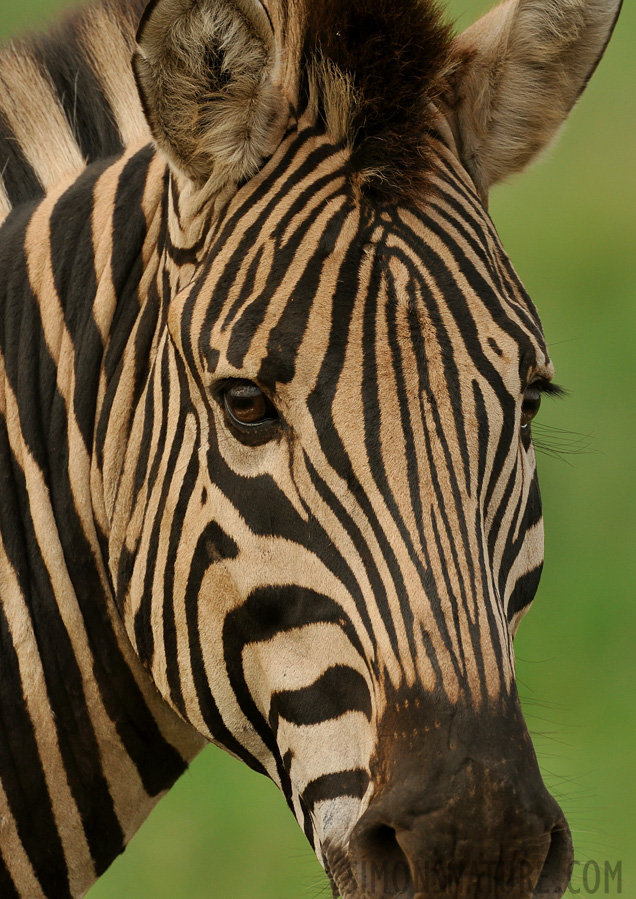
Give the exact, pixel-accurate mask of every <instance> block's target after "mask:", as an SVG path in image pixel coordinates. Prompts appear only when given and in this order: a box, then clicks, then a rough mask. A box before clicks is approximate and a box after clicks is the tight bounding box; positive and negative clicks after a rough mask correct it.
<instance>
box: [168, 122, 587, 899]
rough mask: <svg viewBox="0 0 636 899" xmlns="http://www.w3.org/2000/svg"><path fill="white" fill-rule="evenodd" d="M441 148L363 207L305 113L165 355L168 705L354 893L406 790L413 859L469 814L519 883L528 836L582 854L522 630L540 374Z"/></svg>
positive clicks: (235, 215) (224, 225)
mask: <svg viewBox="0 0 636 899" xmlns="http://www.w3.org/2000/svg"><path fill="white" fill-rule="evenodd" d="M439 154H440V157H439V158H440V163H439V175H438V176H436V178H435V181H434V182H432V184H431V193H430V197H429V199H428V201H427V202H426V203H423V204H421V205H415V204H413V205H406V204H404V205H400V206H398V207H395V206H388V205H387V204H385V203H369V202H367V201H366V200H365V199H363V198H362V199H361V198H359V197H356V196H355V194H354V193H353V192H352V191H351V189H350V187H349V186H348V184H347V181H346V178H345V177H344V176H343V170H344V167H345V164H346V159H345V157H344V156H343V153H342V151H341V150H340V149H338V148H337V147H334V146H333V145H332V144H330V143H329V142H328V141H327V140H326V139H325V137H324V136H321V135H319V134H316V132H315V129H313V128H312V127H311V126H309V125H308V126H307V127H304V126H303V123H302V121H301V122H299V124H298V128H297V129H296V130H295V131H294V133H293V134H292V135H290V136H289V138H288V139H287V140H286V141H285V142H284V143H283V144H282V146H281V148H280V150H279V151H278V152H277V153H276V154H275V155H274V157H273V158H272V160H271V161H270V162H269V163H268V164H267V165H266V166H265V167H264V169H263V171H262V172H261V173H260V174H259V175H258V176H256V177H255V178H254V179H252V180H251V181H250V183H249V184H248V185H246V186H244V187H243V188H242V189H241V190H239V191H238V192H237V193H236V195H235V197H234V198H233V199H232V201H231V202H230V203H229V205H228V207H227V208H226V210H225V212H224V214H223V216H222V217H221V219H220V220H219V222H218V223H217V225H216V229H215V234H216V236H215V242H214V244H213V245H212V247H211V250H210V252H209V255H208V258H207V259H206V261H205V263H204V264H203V266H202V268H201V271H200V272H199V273H198V274H197V275H196V276H195V278H194V279H193V281H192V283H191V284H190V285H189V286H188V287H187V288H186V289H185V290H183V291H182V293H181V294H180V295H179V296H178V297H176V298H175V300H174V301H173V303H172V304H171V308H170V312H169V320H168V331H169V334H168V336H167V338H166V341H165V344H164V347H163V353H162V356H161V367H162V369H163V370H164V371H166V372H169V373H172V374H171V375H170V377H173V378H174V384H175V387H174V390H175V392H177V391H180V392H181V400H180V402H181V405H182V408H183V409H185V410H186V411H185V412H184V428H183V434H181V435H179V440H178V446H175V447H174V448H173V449H172V450H171V452H172V453H173V454H174V453H177V452H178V454H179V457H180V458H182V459H183V462H182V463H181V464H182V466H183V467H186V466H187V467H188V469H191V471H192V474H191V478H190V479H189V488H188V492H189V500H188V510H187V511H186V509H185V507H184V510H183V511H184V520H183V526H184V527H185V529H186V533H187V540H186V541H185V546H184V548H183V550H182V552H181V559H180V560H179V561H180V565H179V569H178V570H177V571H175V573H174V582H175V588H174V596H175V600H176V599H177V597H180V599H179V601H178V603H175V608H177V606H182V607H183V613H182V614H183V616H184V626H183V627H182V626H181V625H179V624H178V623H177V640H176V643H175V644H174V647H175V649H176V650H177V652H176V657H174V658H170V657H169V654H168V650H165V656H164V658H165V659H166V665H167V669H168V672H169V671H170V668H172V669H173V671H174V674H173V676H172V682H173V683H179V684H186V685H188V684H189V685H191V686H194V690H192V693H191V694H190V697H188V694H187V692H186V690H185V689H184V690H183V691H182V693H181V701H180V702H179V703H177V704H176V707H177V708H178V710H179V711H180V712H181V713H182V714H184V716H185V717H186V718H187V719H188V720H190V721H196V723H197V726H198V728H199V729H200V730H201V731H202V732H203V733H205V735H206V736H207V737H208V738H209V739H212V740H214V741H216V742H219V743H221V744H222V745H224V746H226V747H227V748H229V749H231V751H232V752H234V753H236V754H237V755H239V756H240V757H241V758H243V759H244V760H245V761H246V762H247V763H248V764H250V765H251V766H252V767H254V768H256V769H257V770H260V771H263V772H266V773H267V774H268V775H269V776H270V777H272V778H273V779H274V780H275V781H276V782H277V783H278V784H279V785H280V787H281V789H282V790H283V792H284V793H285V796H286V798H287V801H288V802H289V804H290V806H291V807H292V808H293V810H294V813H295V814H296V816H297V818H298V820H299V822H300V823H301V825H302V826H303V827H304V828H305V831H306V833H307V835H308V837H309V838H310V840H311V841H312V843H313V844H314V846H315V848H316V850H317V851H318V853H319V854H320V855H321V857H322V859H323V861H324V863H325V866H326V867H327V869H328V871H330V872H331V874H332V876H333V878H334V883H335V884H336V886H337V888H338V889H339V890H340V891H341V892H343V894H344V895H358V893H355V892H351V890H352V889H355V887H354V886H353V884H354V883H357V884H358V885H359V886H360V885H361V884H362V883H364V884H365V886H364V888H365V889H366V890H367V893H366V894H368V895H371V896H374V895H376V893H375V892H373V889H375V887H372V886H371V882H370V881H369V878H371V876H372V871H374V870H375V868H374V865H375V866H376V867H377V865H380V867H381V869H382V871H383V873H382V877H399V876H402V875H401V871H402V869H403V868H404V870H406V867H405V866H406V864H407V862H406V859H407V858H409V856H408V854H406V853H407V850H405V849H404V848H403V842H404V840H403V836H402V831H404V832H406V831H408V830H409V827H408V826H407V825H406V823H405V820H406V818H408V816H410V815H413V814H416V813H415V812H414V811H413V809H416V808H420V809H421V811H420V812H419V813H417V814H418V816H419V817H421V818H422V823H421V825H417V827H416V834H415V836H413V839H418V840H420V841H421V843H422V845H423V846H426V847H427V849H426V852H427V853H428V855H426V854H424V855H423V856H422V857H420V858H419V860H418V862H417V864H419V866H420V868H421V870H420V871H419V872H417V873H416V869H415V868H413V871H412V873H411V874H409V876H410V877H411V878H415V877H416V876H418V877H420V879H421V878H426V877H430V876H433V874H434V875H435V876H439V877H442V878H443V877H445V876H449V877H450V876H451V875H450V874H449V873H448V872H446V873H444V872H443V867H444V859H445V858H446V855H445V853H446V851H447V848H448V845H449V841H452V835H451V830H452V829H456V828H459V830H458V833H459V834H460V836H459V837H458V839H464V840H466V841H468V840H472V839H475V835H476V834H478V833H479V834H480V836H479V840H481V841H482V842H483V845H484V846H485V848H484V853H485V855H484V856H481V857H480V859H479V863H480V864H483V865H486V866H487V865H491V866H492V865H493V864H494V865H495V868H496V863H497V857H498V854H499V853H500V852H504V853H505V854H506V865H504V867H506V866H507V867H506V870H507V872H508V873H507V875H506V876H508V877H512V878H513V879H514V878H515V877H516V876H517V874H518V873H519V872H518V871H515V866H517V867H518V866H519V865H520V864H521V860H520V859H519V858H518V851H519V850H518V846H523V847H524V849H523V851H524V853H525V852H527V844H528V843H529V842H530V843H532V845H533V846H535V844H536V847H535V849H533V852H531V853H530V858H531V863H530V862H529V864H530V869H529V873H528V875H527V876H528V877H530V878H534V880H535V882H536V880H537V878H538V876H539V872H540V870H541V866H542V865H543V861H544V859H545V858H546V856H547V854H548V851H550V852H551V853H552V856H553V858H556V861H555V863H554V867H555V870H557V871H558V872H559V874H558V876H559V877H561V878H562V876H563V870H562V869H564V868H567V858H568V854H569V851H570V849H569V837H568V835H567V825H566V824H565V822H564V820H563V818H562V815H561V813H560V811H559V810H558V807H557V806H556V804H555V803H553V801H552V800H551V799H550V798H549V797H548V794H547V793H546V791H545V788H544V787H543V785H542V783H541V778H540V776H539V773H538V770H537V767H536V760H535V758H534V754H533V751H532V748H531V744H530V740H529V737H528V735H527V731H526V728H525V724H524V723H523V719H522V716H521V713H520V710H519V705H518V699H517V694H516V690H515V686H514V662H513V652H512V642H511V640H512V633H513V631H514V629H515V627H516V625H517V623H518V620H519V618H520V617H521V615H522V614H523V613H524V612H525V611H526V609H527V607H528V604H529V603H530V601H531V599H532V596H533V594H534V589H535V587H536V585H537V582H538V578H539V573H540V570H541V564H542V556H543V529H542V521H541V504H540V497H539V489H538V484H537V477H536V465H535V458H534V452H533V448H532V443H531V439H530V433H529V427H528V425H529V422H530V419H531V418H532V417H533V414H534V413H535V411H536V407H537V406H538V403H539V398H540V393H541V390H543V389H548V384H549V380H550V377H551V374H552V367H551V363H550V360H549V357H548V354H547V350H546V348H545V343H544V340H543V336H542V332H541V326H540V323H539V320H538V317H537V315H536V312H535V310H534V307H533V306H532V303H531V302H530V300H529V298H528V297H527V295H526V294H525V292H524V290H523V288H522V286H521V285H520V283H519V281H518V279H517V278H516V276H515V274H514V271H513V270H512V268H511V266H510V263H509V261H508V259H507V257H506V255H505V253H504V251H503V249H502V248H501V246H500V244H499V241H498V239H497V236H496V233H495V231H494V228H493V226H492V224H491V223H490V221H489V219H488V216H487V214H486V213H485V211H484V210H483V207H482V206H481V204H480V202H479V199H478V197H477V195H476V192H475V190H474V188H473V187H472V186H471V184H470V182H469V179H468V178H467V177H466V175H465V174H464V173H463V172H462V170H461V169H460V167H459V166H458V165H457V163H456V162H455V161H454V160H453V156H452V154H451V153H450V152H449V151H448V149H447V148H445V147H444V145H443V144H442V143H441V142H440V143H439ZM312 157H313V158H315V159H316V160H318V161H317V162H312V164H311V166H304V165H303V163H304V161H305V160H306V159H311V158H312ZM301 211H302V214H300V212H301ZM239 223H240V224H239ZM170 393H171V394H172V391H170ZM176 436H177V435H175V437H176ZM174 514H175V515H176V514H177V510H176V509H175V510H174ZM186 546H187V547H189V548H190V551H189V552H188V551H187V550H186V549H185V547H186ZM179 583H180V584H181V586H177V585H178V584H179ZM177 620H178V619H177ZM185 620H187V621H188V625H187V627H186V626H185ZM181 633H182V634H183V637H182V638H181V639H183V645H182V646H179V640H180V637H179V635H180V634H181ZM164 643H165V641H164ZM187 647H189V649H188V648H187ZM188 656H189V658H188ZM184 657H185V658H186V659H187V662H186V665H185V670H184V666H183V663H182V661H181V659H182V658H184ZM155 680H157V681H158V682H159V683H161V673H160V672H156V673H155ZM169 680H170V678H169ZM164 695H167V696H168V697H170V696H171V695H172V696H174V693H172V694H171V692H170V690H169V683H166V693H165V694H164ZM202 696H204V697H205V702H204V703H202ZM226 722H229V725H228V724H226ZM509 759H512V761H508V760H509ZM405 783H407V784H408V785H409V786H408V793H407V795H408V804H407V806H405V807H404V808H400V803H399V802H398V799H397V797H398V795H399V794H400V795H401V794H404V793H405V789H404V786H403V785H404V784H405ZM403 798H404V797H403ZM396 806H397V807H396ZM365 809H366V811H365ZM424 811H426V814H424ZM403 818H404V819H405V820H402V819H403ZM528 819H532V825H530V824H528ZM535 819H536V821H535ZM462 820H464V821H465V822H466V824H465V836H463V833H464V832H463V831H462V826H463V825H460V824H459V823H458V822H459V821H462ZM419 830H421V833H419V836H418V832H419ZM453 832H454V831H453ZM552 833H555V834H557V835H556V836H554V837H552V836H551V834H552ZM398 834H399V836H398ZM504 837H505V840H504ZM409 839H411V838H410V837H409ZM502 841H504V843H505V846H504V848H503V849H502ZM406 842H407V843H408V840H407V841H406ZM405 845H406V844H405ZM471 852H472V850H471ZM533 853H534V854H533ZM524 858H525V855H524ZM455 861H456V864H457V865H458V867H459V868H461V869H462V871H464V869H466V870H468V869H469V868H470V866H471V863H472V862H473V861H475V859H474V858H473V857H472V855H470V853H469V854H468V855H466V856H465V857H462V856H461V854H460V856H458V857H457V858H456V860H455ZM410 863H411V862H410V860H409V864H410ZM524 864H525V862H524ZM535 868H538V870H536V871H535ZM409 870H411V869H409ZM373 876H374V878H375V881H377V883H378V884H379V883H380V875H379V874H377V871H376V874H375V875H373ZM501 876H503V875H501ZM519 876H520V875H519ZM546 876H550V877H553V876H554V874H553V872H552V871H550V873H549V875H546ZM375 881H374V882H375ZM413 882H414V883H415V882H416V881H415V880H414V881H413ZM348 884H350V885H349V886H347V885H348ZM345 887H347V889H348V890H349V892H345ZM377 888H378V889H379V886H378V887H377ZM382 889H384V887H382ZM369 890H370V892H369ZM366 894H365V895H366ZM378 895H384V893H378Z"/></svg>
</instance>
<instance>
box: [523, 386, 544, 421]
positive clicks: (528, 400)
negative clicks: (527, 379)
mask: <svg viewBox="0 0 636 899" xmlns="http://www.w3.org/2000/svg"><path fill="white" fill-rule="evenodd" d="M540 405H541V390H540V389H539V388H538V387H537V386H536V385H534V384H531V385H530V387H528V388H527V389H526V392H525V393H524V395H523V403H522V404H521V427H522V428H527V427H528V425H529V424H530V422H531V421H532V419H533V418H534V417H535V415H536V414H537V412H538V411H539V406H540Z"/></svg>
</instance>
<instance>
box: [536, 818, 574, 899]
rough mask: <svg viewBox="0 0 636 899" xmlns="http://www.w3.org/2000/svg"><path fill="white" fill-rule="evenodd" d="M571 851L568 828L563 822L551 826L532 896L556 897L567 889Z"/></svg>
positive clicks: (570, 871)
mask: <svg viewBox="0 0 636 899" xmlns="http://www.w3.org/2000/svg"><path fill="white" fill-rule="evenodd" d="M572 865H573V852H572V837H571V836H570V829H569V827H568V826H567V824H566V823H565V822H559V824H557V825H555V827H553V828H552V832H551V834H550V848H549V849H548V854H547V855H546V857H545V861H544V863H543V868H542V870H541V874H540V875H539V880H538V881H537V885H536V886H535V888H534V892H533V894H532V895H533V899H534V897H537V899H538V897H542V899H543V897H547V899H557V897H559V896H562V895H563V894H564V892H565V891H566V889H567V886H568V883H569V882H570V877H571V876H572Z"/></svg>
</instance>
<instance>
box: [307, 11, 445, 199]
mask: <svg viewBox="0 0 636 899" xmlns="http://www.w3.org/2000/svg"><path fill="white" fill-rule="evenodd" d="M452 37H453V34H452V26H451V25H450V24H449V23H448V22H446V20H445V18H444V17H443V13H442V11H441V10H440V8H439V6H438V5H437V3H436V2H435V0H400V2H399V3H396V2H395V0H307V5H306V26H305V42H304V52H303V58H304V59H303V61H302V62H301V71H306V72H307V73H308V75H309V78H308V84H307V87H308V90H307V94H308V96H309V97H311V95H312V94H315V95H316V96H315V98H314V103H315V104H316V105H317V106H318V109H319V114H320V115H321V117H322V119H323V121H324V123H325V125H326V128H327V130H328V131H329V132H330V133H332V134H334V135H337V136H338V138H339V139H340V140H342V141H343V142H344V143H345V144H346V145H347V146H348V147H349V149H350V151H351V157H350V171H351V174H352V176H353V178H354V180H355V179H356V177H357V179H358V181H359V184H360V187H361V189H362V190H363V191H371V192H373V193H380V194H383V193H388V194H389V195H390V196H391V197H393V198H395V196H396V195H399V196H401V197H403V198H408V197H409V196H412V195H413V194H414V193H417V192H419V191H420V190H422V189H423V188H424V187H425V184H426V181H427V178H428V175H429V174H430V169H431V166H432V156H431V154H430V151H429V149H428V147H429V141H428V140H427V132H428V131H429V130H434V128H435V104H436V103H437V102H438V101H439V100H440V98H441V97H442V96H443V95H444V94H445V93H446V90H447V83H448V79H449V76H450V74H451V70H452V64H451V45H452ZM301 83H302V82H301ZM309 102H311V100H310V101H309Z"/></svg>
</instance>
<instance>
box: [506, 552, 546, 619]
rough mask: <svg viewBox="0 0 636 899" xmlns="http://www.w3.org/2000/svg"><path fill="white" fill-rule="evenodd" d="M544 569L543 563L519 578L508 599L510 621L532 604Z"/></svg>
mask: <svg viewBox="0 0 636 899" xmlns="http://www.w3.org/2000/svg"><path fill="white" fill-rule="evenodd" d="M542 570H543V565H538V566H537V567H536V568H533V569H532V571H528V572H526V574H524V575H522V576H521V577H520V578H519V580H518V581H517V583H516V584H515V588H514V590H513V591H512V593H511V595H510V599H509V601H508V621H512V619H513V618H514V616H515V615H516V614H517V612H521V611H522V610H523V609H525V608H526V606H529V605H530V603H531V602H532V600H533V599H534V596H535V593H536V592H537V590H538V589H539V581H540V580H541V572H542Z"/></svg>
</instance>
